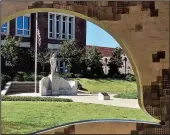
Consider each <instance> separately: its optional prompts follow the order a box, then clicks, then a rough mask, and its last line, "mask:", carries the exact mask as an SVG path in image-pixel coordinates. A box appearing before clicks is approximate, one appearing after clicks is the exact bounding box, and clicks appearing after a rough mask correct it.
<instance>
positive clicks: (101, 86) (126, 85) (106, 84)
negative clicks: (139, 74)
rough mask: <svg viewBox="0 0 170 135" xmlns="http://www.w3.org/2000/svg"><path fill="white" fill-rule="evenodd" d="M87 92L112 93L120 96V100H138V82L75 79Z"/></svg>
mask: <svg viewBox="0 0 170 135" xmlns="http://www.w3.org/2000/svg"><path fill="white" fill-rule="evenodd" d="M75 80H78V81H79V82H80V84H81V85H82V86H83V88H85V89H86V90H87V91H89V92H91V93H97V92H110V93H113V94H118V96H117V97H119V98H137V85H136V82H128V81H124V80H109V79H99V80H94V79H86V78H79V79H75Z"/></svg>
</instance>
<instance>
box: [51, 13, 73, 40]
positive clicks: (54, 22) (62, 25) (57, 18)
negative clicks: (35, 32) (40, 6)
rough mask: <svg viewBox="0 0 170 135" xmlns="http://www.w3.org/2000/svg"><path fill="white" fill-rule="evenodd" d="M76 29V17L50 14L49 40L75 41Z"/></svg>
mask: <svg viewBox="0 0 170 135" xmlns="http://www.w3.org/2000/svg"><path fill="white" fill-rule="evenodd" d="M74 29H75V17H74V16H70V15H64V14H56V13H48V38H51V39H59V40H66V39H72V40H74V37H75V36H74V33H75V31H74Z"/></svg>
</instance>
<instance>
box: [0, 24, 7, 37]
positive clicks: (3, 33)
mask: <svg viewBox="0 0 170 135" xmlns="http://www.w3.org/2000/svg"><path fill="white" fill-rule="evenodd" d="M6 23H7V32H6V33H5V32H2V31H1V35H9V22H6ZM4 24H5V23H4ZM2 28H3V27H2V26H1V29H2Z"/></svg>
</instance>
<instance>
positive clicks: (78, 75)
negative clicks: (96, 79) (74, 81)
mask: <svg viewBox="0 0 170 135" xmlns="http://www.w3.org/2000/svg"><path fill="white" fill-rule="evenodd" d="M74 76H75V77H76V78H82V77H83V75H82V74H75V75H74Z"/></svg>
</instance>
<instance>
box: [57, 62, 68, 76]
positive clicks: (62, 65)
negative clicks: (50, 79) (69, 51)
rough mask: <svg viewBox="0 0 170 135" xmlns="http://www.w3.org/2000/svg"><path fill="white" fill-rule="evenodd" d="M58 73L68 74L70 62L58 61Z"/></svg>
mask: <svg viewBox="0 0 170 135" xmlns="http://www.w3.org/2000/svg"><path fill="white" fill-rule="evenodd" d="M57 63H58V64H57V65H58V71H59V72H61V73H64V72H68V67H67V65H68V60H67V59H58V62H57Z"/></svg>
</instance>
